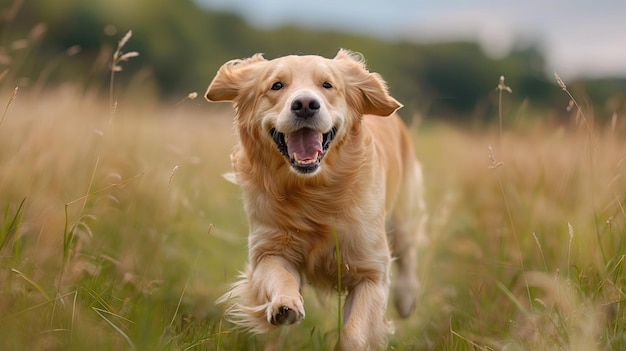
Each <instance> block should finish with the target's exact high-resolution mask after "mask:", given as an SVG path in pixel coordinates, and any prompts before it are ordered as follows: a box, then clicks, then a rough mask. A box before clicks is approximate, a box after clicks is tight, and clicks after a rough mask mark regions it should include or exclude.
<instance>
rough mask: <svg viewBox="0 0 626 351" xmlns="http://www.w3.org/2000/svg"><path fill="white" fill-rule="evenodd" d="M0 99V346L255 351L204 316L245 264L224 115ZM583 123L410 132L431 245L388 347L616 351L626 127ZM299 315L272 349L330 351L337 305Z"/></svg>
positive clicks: (223, 110)
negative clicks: (409, 312) (411, 302)
mask: <svg viewBox="0 0 626 351" xmlns="http://www.w3.org/2000/svg"><path fill="white" fill-rule="evenodd" d="M555 89H558V88H555ZM11 93H12V92H11V89H9V88H6V85H5V86H4V88H3V90H2V91H0V101H6V102H7V104H6V111H5V113H4V114H3V115H2V117H0V118H1V122H0V211H2V219H1V222H0V349H1V350H86V349H93V350H254V349H260V348H262V346H261V345H262V343H261V341H262V340H261V341H260V339H262V338H260V339H259V340H256V339H253V338H251V337H250V336H248V335H246V334H245V333H241V332H239V331H237V330H236V329H234V328H233V326H232V325H230V324H228V323H227V322H226V321H225V320H224V319H223V318H222V314H223V311H222V309H221V308H220V307H219V306H215V305H214V303H213V301H215V299H216V298H217V297H218V296H219V295H221V294H222V293H223V292H225V291H226V289H227V287H226V286H227V284H228V283H230V282H232V281H233V280H234V276H235V275H236V274H237V271H238V270H239V269H241V268H242V267H243V265H244V262H245V259H246V233H247V223H246V219H245V215H244V213H243V211H242V204H241V201H240V193H239V190H238V189H237V187H235V186H234V185H232V184H230V183H228V182H227V181H225V180H224V179H223V178H222V177H221V174H222V173H225V172H228V171H229V170H230V166H229V153H230V149H231V147H232V145H233V143H234V137H233V134H232V128H231V125H232V112H231V110H230V107H229V106H228V105H217V106H216V105H209V104H208V103H205V102H204V101H203V100H202V99H196V100H193V101H191V100H182V101H181V102H180V103H163V102H155V101H150V100H138V99H131V98H130V97H126V99H122V100H120V102H119V104H117V107H116V109H115V110H114V111H112V110H111V109H110V104H109V97H108V96H101V95H98V94H95V93H94V94H91V93H85V92H84V91H83V90H81V89H79V88H76V87H75V86H72V85H68V86H63V87H59V88H56V89H53V90H51V91H45V92H42V93H39V94H37V95H33V94H29V93H27V92H26V93H23V94H22V92H21V91H20V92H18V93H17V95H15V96H14V98H12V94H11ZM564 100H565V101H567V97H566V96H565V95H564ZM2 107H3V108H2V110H4V106H2ZM564 109H565V106H564ZM0 112H1V111H0ZM580 112H581V111H578V110H576V109H574V110H573V111H572V112H571V120H570V121H567V122H561V123H553V122H552V120H551V119H550V118H548V117H545V118H541V117H539V118H538V117H536V116H534V117H533V116H524V115H522V116H518V117H516V118H515V119H514V120H513V121H508V119H507V118H508V116H506V115H505V116H503V117H504V119H505V123H504V125H505V127H504V128H503V129H502V130H500V129H499V128H497V127H496V128H488V127H485V128H482V129H479V128H473V129H471V130H463V129H460V128H454V127H451V126H447V125H445V124H437V123H432V122H431V123H429V124H427V125H423V126H421V127H420V128H417V129H415V130H414V135H415V145H416V151H417V154H418V156H419V157H420V159H421V160H422V162H423V165H424V170H425V179H426V185H427V200H428V207H429V212H430V223H429V236H428V240H427V242H425V243H424V245H422V247H421V248H420V269H419V275H420V277H419V278H420V280H421V283H422V292H421V296H420V298H419V304H418V308H417V311H416V313H415V314H414V315H413V316H412V317H411V318H410V319H408V320H398V319H397V318H396V317H397V316H395V315H394V312H393V311H392V310H390V312H389V314H390V318H392V319H395V320H396V334H395V335H393V336H392V337H391V339H390V344H389V349H391V350H560V349H563V350H623V349H626V312H625V311H626V310H625V309H624V304H625V303H626V301H625V297H626V272H625V268H626V262H625V258H626V226H625V219H626V211H625V209H624V206H625V203H626V177H624V175H626V162H625V158H626V138H624V136H625V135H626V134H625V129H626V128H625V126H624V123H625V122H624V121H623V120H619V119H618V120H617V121H616V123H614V124H612V125H609V126H603V125H595V126H593V125H591V123H590V124H585V123H584V122H585V121H589V120H590V118H589V117H590V116H585V115H584V111H582V112H583V115H581V114H580ZM547 115H548V113H546V116H547ZM531 117H532V118H531ZM490 145H491V147H490ZM305 305H306V308H307V318H306V320H305V321H304V322H303V323H301V324H300V325H297V326H294V327H291V328H290V329H289V333H288V334H287V335H283V337H284V338H285V343H284V345H285V347H284V349H285V350H300V349H302V350H326V349H329V348H330V346H331V345H332V344H333V343H334V340H335V338H336V335H337V334H336V333H337V330H336V325H337V323H336V321H337V320H336V318H337V313H336V311H337V301H329V302H320V301H318V300H317V299H316V297H315V295H314V294H313V293H312V292H311V291H310V290H306V291H305ZM329 311H330V312H329Z"/></svg>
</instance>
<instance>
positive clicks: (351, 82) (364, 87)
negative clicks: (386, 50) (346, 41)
mask: <svg viewBox="0 0 626 351" xmlns="http://www.w3.org/2000/svg"><path fill="white" fill-rule="evenodd" d="M335 60H336V61H338V62H340V63H341V67H342V70H343V76H344V77H345V80H346V85H347V89H348V97H349V99H350V100H351V101H350V103H352V104H355V106H358V107H360V108H361V112H362V113H363V114H371V115H378V116H389V115H390V114H392V113H394V112H395V111H396V110H397V109H399V108H401V107H402V104H401V103H399V102H398V101H397V100H396V99H394V98H393V97H391V96H390V95H389V93H388V92H387V84H386V83H385V81H384V80H383V79H382V77H381V76H380V75H379V74H378V73H371V72H369V71H368V70H367V69H366V68H365V63H364V59H363V56H361V54H358V53H353V52H351V51H349V50H345V49H341V50H339V52H338V53H337V56H335ZM350 90H356V93H355V94H356V95H353V94H351V92H350Z"/></svg>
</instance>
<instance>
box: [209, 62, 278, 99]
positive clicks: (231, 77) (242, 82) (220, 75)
mask: <svg viewBox="0 0 626 351" xmlns="http://www.w3.org/2000/svg"><path fill="white" fill-rule="evenodd" d="M260 62H267V60H265V58H263V55H262V54H256V55H254V56H252V57H250V58H247V59H244V60H232V61H228V62H226V63H225V64H223V65H222V67H220V69H219V71H217V75H216V76H215V78H213V81H212V82H211V84H210V85H209V88H208V89H207V91H206V94H204V97H205V98H206V99H207V100H209V101H233V100H235V99H236V98H237V96H239V95H240V93H241V90H242V89H244V88H245V87H247V86H249V85H250V82H251V81H253V78H254V76H255V75H256V69H255V68H256V67H258V64H259V63H260Z"/></svg>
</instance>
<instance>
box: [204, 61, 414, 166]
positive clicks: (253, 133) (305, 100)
mask: <svg viewBox="0 0 626 351" xmlns="http://www.w3.org/2000/svg"><path fill="white" fill-rule="evenodd" d="M205 96H206V98H207V99H208V100H209V101H233V102H234V104H235V107H236V109H237V118H238V126H239V132H240V135H241V133H245V134H248V135H249V136H250V137H252V138H254V139H260V140H254V142H256V143H258V145H259V147H260V145H264V144H273V148H274V149H275V150H277V151H278V152H280V154H282V155H283V156H284V158H285V160H286V162H287V163H288V164H289V165H290V166H291V169H292V170H294V171H295V172H296V173H297V174H299V175H313V174H316V173H317V172H319V171H320V169H321V164H322V160H323V158H324V156H325V155H326V153H327V152H329V150H330V149H332V145H333V144H334V143H335V141H337V140H341V139H342V138H344V137H346V135H348V132H349V131H350V130H351V129H352V128H354V127H355V126H356V125H357V124H358V123H360V119H361V116H362V115H364V114H372V115H379V116H388V115H390V114H392V113H393V112H394V111H396V110H397V109H398V108H400V107H401V106H402V105H401V104H400V103H399V102H398V101H396V100H395V99H394V98H392V97H391V96H389V94H388V93H387V87H386V85H385V82H384V81H383V80H382V78H381V77H380V76H379V75H378V74H376V73H370V72H368V71H367V69H366V68H365V65H364V63H363V59H362V58H361V57H360V56H359V55H357V54H354V53H352V52H349V51H347V50H340V51H339V52H338V53H337V55H336V56H335V58H333V59H327V58H323V57H320V56H285V57H281V58H277V59H274V60H266V59H264V58H263V56H262V55H260V54H257V55H254V56H253V57H251V58H248V59H245V60H233V61H229V62H227V63H226V64H224V65H223V66H222V67H221V68H220V70H219V71H218V73H217V76H216V77H215V78H214V79H213V82H211V85H210V86H209V88H208V90H207V92H206V95H205Z"/></svg>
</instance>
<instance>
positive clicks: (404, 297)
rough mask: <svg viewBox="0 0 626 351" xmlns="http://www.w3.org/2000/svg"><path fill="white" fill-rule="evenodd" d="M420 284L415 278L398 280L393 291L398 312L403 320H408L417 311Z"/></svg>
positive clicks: (409, 277)
mask: <svg viewBox="0 0 626 351" xmlns="http://www.w3.org/2000/svg"><path fill="white" fill-rule="evenodd" d="M418 290H419V282H418V281H417V279H416V278H415V276H408V277H404V278H403V279H398V280H397V281H396V283H395V287H394V289H393V294H394V303H395V305H396V310H397V311H398V313H399V314H400V316H401V317H402V318H408V317H409V316H410V315H411V313H413V311H414V310H415V305H416V300H417V294H418Z"/></svg>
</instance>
